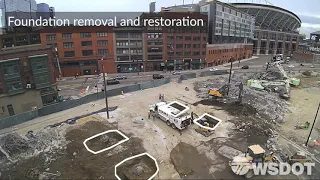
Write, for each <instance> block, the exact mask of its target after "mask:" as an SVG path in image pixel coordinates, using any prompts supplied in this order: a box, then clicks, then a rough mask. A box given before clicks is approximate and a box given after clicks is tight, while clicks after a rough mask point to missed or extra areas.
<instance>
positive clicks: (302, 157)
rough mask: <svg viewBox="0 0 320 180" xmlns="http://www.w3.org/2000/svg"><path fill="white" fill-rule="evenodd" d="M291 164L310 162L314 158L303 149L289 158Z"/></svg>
mask: <svg viewBox="0 0 320 180" xmlns="http://www.w3.org/2000/svg"><path fill="white" fill-rule="evenodd" d="M288 162H289V163H290V164H294V163H302V164H303V163H309V162H312V159H311V158H310V157H309V156H308V155H307V154H306V153H305V152H303V151H298V152H296V153H295V154H294V155H293V156H291V157H290V158H289V159H288Z"/></svg>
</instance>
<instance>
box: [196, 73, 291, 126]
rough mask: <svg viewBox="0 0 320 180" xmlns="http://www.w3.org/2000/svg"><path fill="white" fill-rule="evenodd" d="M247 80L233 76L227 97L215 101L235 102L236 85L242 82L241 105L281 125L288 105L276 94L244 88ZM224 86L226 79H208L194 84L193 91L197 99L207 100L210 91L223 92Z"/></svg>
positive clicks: (237, 90) (237, 93)
mask: <svg viewBox="0 0 320 180" xmlns="http://www.w3.org/2000/svg"><path fill="white" fill-rule="evenodd" d="M247 79H248V78H247V77H246V76H233V77H232V81H231V86H230V88H229V95H228V96H226V94H225V96H224V97H223V98H219V99H217V101H222V102H223V103H234V102H236V101H237V100H238V96H239V88H238V87H237V86H236V84H237V83H239V82H243V85H244V86H243V96H242V104H245V105H249V106H251V107H253V108H254V109H256V111H257V113H258V115H260V116H261V117H263V118H266V119H268V120H272V121H276V122H279V123H283V122H284V115H285V113H286V112H287V107H288V103H287V102H286V101H285V100H283V99H281V98H280V97H279V95H278V94H277V93H272V92H267V91H257V90H253V89H250V88H249V87H247V86H246V80H247ZM226 84H228V78H227V77H219V78H218V79H209V80H207V81H203V82H197V83H195V90H196V91H197V92H198V97H199V98H202V99H208V98H209V95H208V92H209V90H210V89H218V90H219V92H223V89H224V88H226V87H227V85H226ZM222 87H223V88H222Z"/></svg>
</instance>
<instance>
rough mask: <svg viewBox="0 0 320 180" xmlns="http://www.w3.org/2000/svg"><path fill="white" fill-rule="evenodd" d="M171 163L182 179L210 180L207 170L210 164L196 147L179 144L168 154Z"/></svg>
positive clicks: (210, 176)
mask: <svg viewBox="0 0 320 180" xmlns="http://www.w3.org/2000/svg"><path fill="white" fill-rule="evenodd" d="M170 158H171V162H172V164H173V165H174V167H175V169H176V170H177V172H178V173H179V175H180V177H183V179H212V178H213V176H212V175H210V173H209V168H210V165H211V164H212V162H211V161H210V160H209V159H208V158H207V157H206V155H205V154H199V152H198V151H197V148H196V147H193V146H192V145H190V144H186V143H183V142H180V143H179V144H177V146H176V147H174V148H173V149H172V151H171V152H170Z"/></svg>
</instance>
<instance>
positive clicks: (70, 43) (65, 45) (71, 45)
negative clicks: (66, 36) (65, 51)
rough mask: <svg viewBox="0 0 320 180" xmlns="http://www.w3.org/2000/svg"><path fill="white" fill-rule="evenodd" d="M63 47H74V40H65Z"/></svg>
mask: <svg viewBox="0 0 320 180" xmlns="http://www.w3.org/2000/svg"><path fill="white" fill-rule="evenodd" d="M63 47H64V48H72V47H74V44H73V42H64V43H63Z"/></svg>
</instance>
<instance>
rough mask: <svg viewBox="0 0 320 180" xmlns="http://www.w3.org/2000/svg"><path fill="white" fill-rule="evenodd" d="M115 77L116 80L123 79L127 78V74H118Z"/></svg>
mask: <svg viewBox="0 0 320 180" xmlns="http://www.w3.org/2000/svg"><path fill="white" fill-rule="evenodd" d="M115 79H117V80H123V79H127V76H124V75H118V76H116V77H115Z"/></svg>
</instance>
